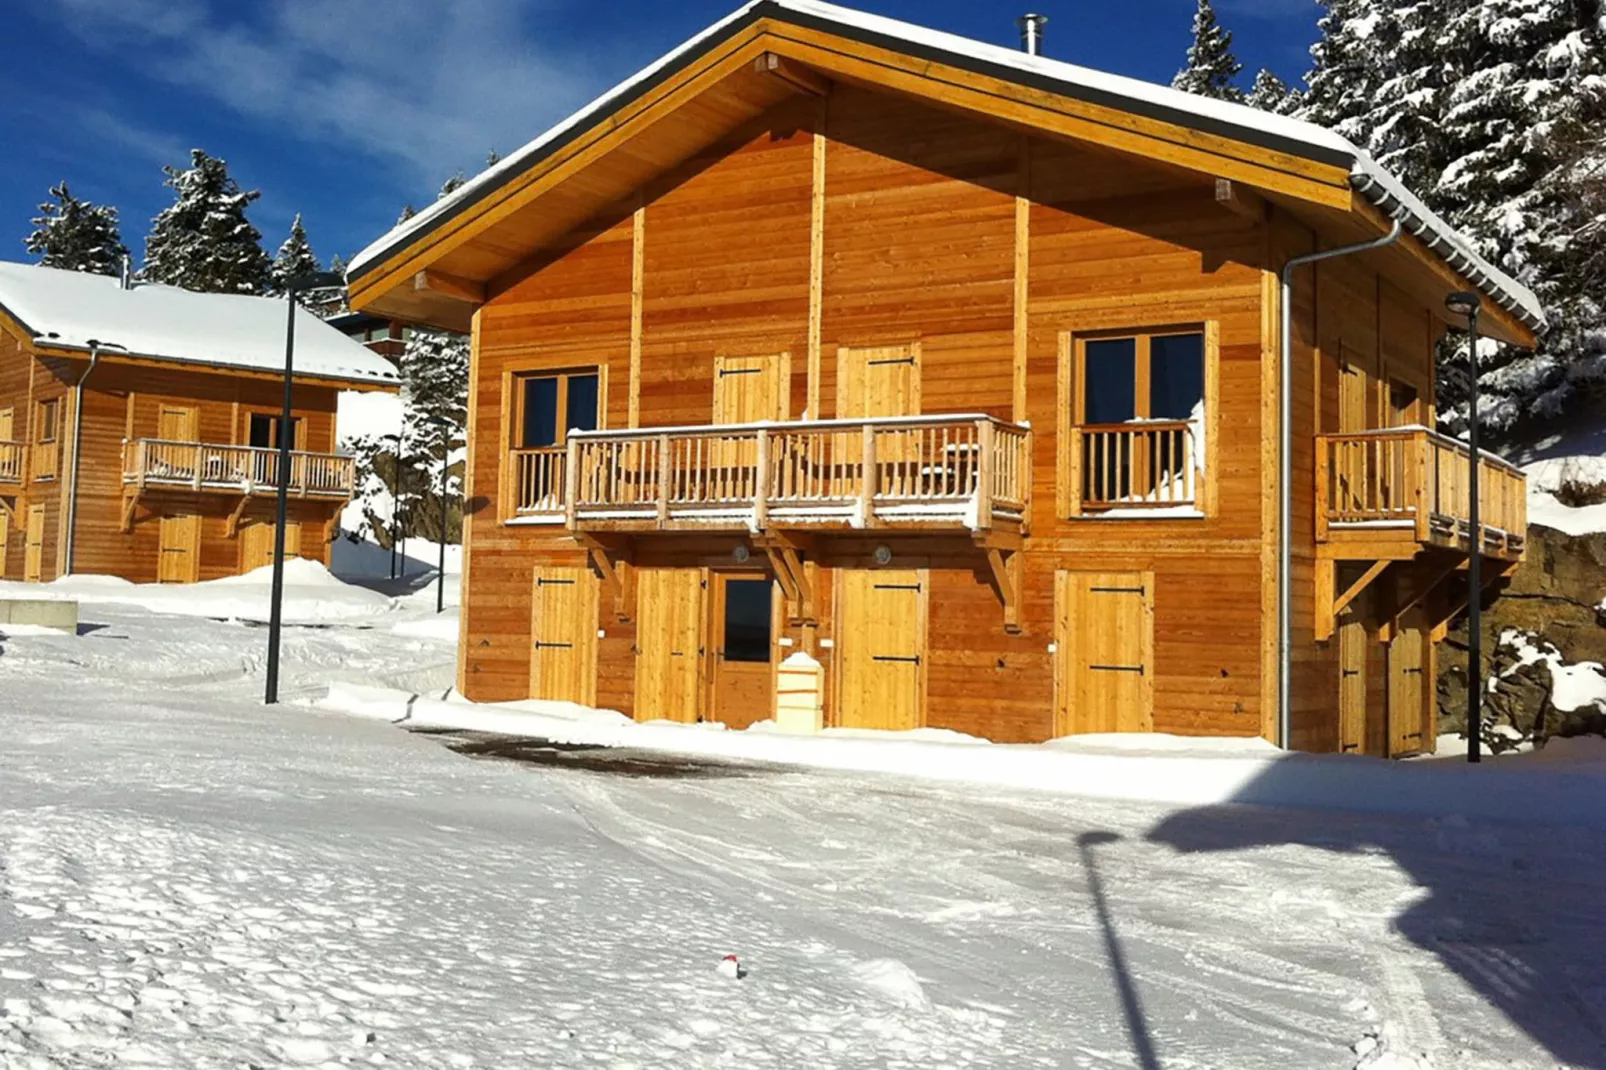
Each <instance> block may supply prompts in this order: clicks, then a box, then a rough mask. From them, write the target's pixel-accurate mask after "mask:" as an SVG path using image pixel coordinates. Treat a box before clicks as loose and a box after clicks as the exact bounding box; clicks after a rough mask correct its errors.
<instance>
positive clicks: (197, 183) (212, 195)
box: [140, 149, 268, 294]
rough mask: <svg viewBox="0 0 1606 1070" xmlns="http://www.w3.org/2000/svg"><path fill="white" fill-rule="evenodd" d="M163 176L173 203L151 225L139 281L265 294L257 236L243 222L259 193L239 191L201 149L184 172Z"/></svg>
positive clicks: (224, 167) (264, 260) (221, 164)
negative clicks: (170, 192)
mask: <svg viewBox="0 0 1606 1070" xmlns="http://www.w3.org/2000/svg"><path fill="white" fill-rule="evenodd" d="M162 170H163V171H165V172H166V174H167V180H166V184H167V186H169V187H170V188H171V189H172V190H173V193H174V200H173V204H172V205H171V206H170V207H168V208H164V209H162V211H161V212H160V213H159V214H158V215H157V216H156V218H155V219H154V220H152V224H151V233H150V236H149V237H147V238H146V239H145V268H144V270H143V271H142V272H141V273H140V274H141V276H142V277H143V278H146V279H150V280H151V281H153V282H165V283H168V284H170V285H173V286H182V287H184V288H185V289H186V290H198V291H201V292H203V293H244V294H259V293H261V292H262V291H263V290H264V289H266V288H267V284H268V256H267V254H266V253H264V252H263V251H262V235H261V233H260V232H259V231H258V230H257V228H256V227H254V226H252V225H251V222H250V221H249V220H248V219H246V217H245V209H246V206H247V205H249V204H250V203H251V202H252V201H254V200H256V199H257V198H258V197H259V196H261V193H260V191H258V190H242V189H240V186H239V184H238V183H237V182H235V181H234V179H233V178H231V177H229V170H228V164H227V163H226V162H225V161H223V160H221V159H218V158H217V157H215V156H208V155H207V154H206V153H205V152H202V151H201V150H200V149H191V150H190V166H189V167H188V168H187V169H184V170H179V169H178V168H176V167H164V168H163V169H162Z"/></svg>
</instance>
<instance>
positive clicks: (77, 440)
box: [62, 338, 101, 576]
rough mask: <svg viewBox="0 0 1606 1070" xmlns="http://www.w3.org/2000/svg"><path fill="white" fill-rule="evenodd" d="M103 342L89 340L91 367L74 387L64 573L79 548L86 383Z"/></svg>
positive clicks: (70, 567)
mask: <svg viewBox="0 0 1606 1070" xmlns="http://www.w3.org/2000/svg"><path fill="white" fill-rule="evenodd" d="M100 346H101V343H100V342H98V341H96V340H95V339H93V338H91V339H90V340H89V367H88V368H86V369H84V374H83V375H81V376H79V377H78V385H76V386H74V387H73V397H72V474H71V476H70V477H69V478H70V480H71V481H70V482H69V483H68V484H67V528H66V531H65V532H64V533H63V534H64V536H65V538H66V540H67V547H66V550H67V552H66V554H65V555H63V556H65V558H66V562H65V567H64V568H63V569H62V574H63V575H66V576H71V575H72V574H73V572H72V567H73V552H74V551H75V550H77V548H78V540H77V538H76V537H75V536H76V535H77V533H78V468H79V464H78V455H79V452H80V451H82V449H83V448H84V383H86V382H88V381H89V377H90V376H91V375H94V374H95V366H96V365H97V364H99V363H100Z"/></svg>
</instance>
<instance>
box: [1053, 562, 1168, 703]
mask: <svg viewBox="0 0 1606 1070" xmlns="http://www.w3.org/2000/svg"><path fill="white" fill-rule="evenodd" d="M1056 580H1057V582H1056V584H1055V598H1054V601H1055V637H1056V638H1055V642H1056V644H1057V646H1058V653H1059V657H1058V663H1057V673H1058V686H1057V687H1056V689H1055V692H1056V695H1057V696H1058V697H1057V701H1056V704H1055V705H1056V709H1055V734H1056V735H1072V734H1077V733H1083V732H1152V731H1154V574H1153V573H1152V572H1066V571H1061V572H1060V573H1059V574H1058V576H1057V577H1056Z"/></svg>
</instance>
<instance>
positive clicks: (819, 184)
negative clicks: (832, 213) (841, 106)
mask: <svg viewBox="0 0 1606 1070" xmlns="http://www.w3.org/2000/svg"><path fill="white" fill-rule="evenodd" d="M828 107H829V98H827V97H821V98H820V114H819V120H818V124H817V128H816V129H815V131H814V170H813V175H812V178H811V181H810V193H809V356H808V382H807V385H806V387H805V391H806V393H805V400H804V402H803V404H804V407H805V408H806V409H807V410H808V415H809V416H810V417H812V418H813V419H816V420H818V419H820V418H821V417H822V416H823V415H824V414H823V413H822V412H820V345H821V338H822V330H823V327H824V307H825V301H824V288H825V142H826V138H825V128H826V120H827V117H828Z"/></svg>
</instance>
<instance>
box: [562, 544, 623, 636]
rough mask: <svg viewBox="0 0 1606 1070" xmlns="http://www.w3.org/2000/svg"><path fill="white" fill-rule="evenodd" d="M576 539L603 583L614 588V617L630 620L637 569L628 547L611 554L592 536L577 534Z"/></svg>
mask: <svg viewBox="0 0 1606 1070" xmlns="http://www.w3.org/2000/svg"><path fill="white" fill-rule="evenodd" d="M574 538H575V541H577V542H578V543H579V544H580V545H581V546H584V547H585V548H586V552H587V553H588V554H590V555H591V564H592V565H593V566H594V567H595V568H596V570H597V572H598V573H600V574H601V576H602V579H603V582H604V583H607V584H608V585H609V586H611V587H612V588H613V615H614V616H615V617H617V618H618V619H619V620H621V621H628V620H630V619H631V616H632V615H633V613H632V611H633V609H634V604H635V600H636V569H635V565H634V563H633V562H632V561H631V555H630V549H629V547H628V545H627V546H620V547H615V548H613V550H612V551H611V552H610V550H609V547H608V546H607V545H606V544H605V543H603V542H602V541H601V540H599V539H595V538H593V537H591V536H590V535H586V534H584V533H579V532H577V533H575V536H574Z"/></svg>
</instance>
